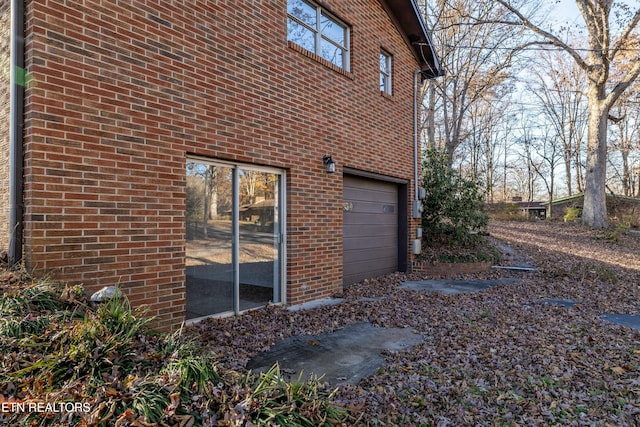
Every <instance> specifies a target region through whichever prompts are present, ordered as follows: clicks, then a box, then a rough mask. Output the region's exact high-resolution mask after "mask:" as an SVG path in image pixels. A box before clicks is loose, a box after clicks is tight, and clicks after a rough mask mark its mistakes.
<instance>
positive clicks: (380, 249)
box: [343, 175, 398, 285]
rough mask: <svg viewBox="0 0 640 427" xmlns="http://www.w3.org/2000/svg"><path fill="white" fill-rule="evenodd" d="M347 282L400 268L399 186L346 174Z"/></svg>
mask: <svg viewBox="0 0 640 427" xmlns="http://www.w3.org/2000/svg"><path fill="white" fill-rule="evenodd" d="M343 199H344V209H343V220H344V221H343V227H344V228H343V239H344V240H343V283H344V285H351V284H353V283H356V282H359V281H361V280H363V279H367V278H371V277H376V276H380V275H383V274H386V273H391V272H394V271H397V269H398V185H397V184H395V183H391V182H384V181H377V180H373V179H366V178H360V177H353V176H346V175H345V177H344V193H343Z"/></svg>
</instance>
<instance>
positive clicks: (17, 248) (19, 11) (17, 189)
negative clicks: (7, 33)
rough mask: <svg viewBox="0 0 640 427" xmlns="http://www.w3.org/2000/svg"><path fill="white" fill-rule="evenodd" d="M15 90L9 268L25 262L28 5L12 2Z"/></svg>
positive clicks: (11, 127) (12, 94)
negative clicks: (24, 209)
mask: <svg viewBox="0 0 640 427" xmlns="http://www.w3.org/2000/svg"><path fill="white" fill-rule="evenodd" d="M10 69H11V71H10V73H11V83H10V84H11V88H10V109H11V113H10V123H9V157H10V158H9V175H10V176H9V203H10V206H9V247H8V261H9V265H15V264H17V263H18V262H20V261H21V259H22V216H23V199H22V196H23V194H22V193H23V171H24V165H23V146H22V143H23V127H24V84H25V77H26V76H25V71H24V2H23V1H20V0H11V64H10Z"/></svg>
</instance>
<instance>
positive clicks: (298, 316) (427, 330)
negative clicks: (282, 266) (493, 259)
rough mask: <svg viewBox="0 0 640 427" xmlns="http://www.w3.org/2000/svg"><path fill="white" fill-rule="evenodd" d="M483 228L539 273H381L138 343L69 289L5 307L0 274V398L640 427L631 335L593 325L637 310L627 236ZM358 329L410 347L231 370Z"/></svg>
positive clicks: (636, 273) (241, 421) (5, 285)
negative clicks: (401, 338) (301, 339)
mask: <svg viewBox="0 0 640 427" xmlns="http://www.w3.org/2000/svg"><path fill="white" fill-rule="evenodd" d="M489 232H490V235H491V239H497V240H496V243H501V244H503V243H507V244H508V245H509V247H511V248H513V249H515V252H509V253H505V254H504V261H503V262H504V263H505V264H508V263H509V262H512V261H523V260H524V261H527V262H530V263H532V264H534V265H536V266H537V267H538V270H537V271H530V272H517V273H514V272H513V271H505V270H491V271H487V272H483V273H477V274H474V275H466V276H458V277H456V278H500V277H514V275H517V276H515V277H519V278H521V279H522V280H521V281H520V282H519V283H517V284H513V285H504V286H498V287H495V288H492V289H489V290H485V291H483V292H478V293H469V294H459V295H440V294H433V293H423V292H418V291H411V290H405V289H401V288H399V285H400V284H401V283H402V282H403V281H404V280H406V279H412V280H415V279H420V278H422V277H417V276H412V275H406V274H399V273H397V274H390V275H387V276H384V277H380V278H377V279H372V280H367V281H365V282H362V283H359V284H356V285H353V286H351V287H349V288H348V289H346V290H345V291H344V293H343V294H342V295H341V296H342V297H343V298H344V302H343V303H341V304H337V305H332V306H323V307H317V308H314V309H311V310H301V311H289V310H287V309H286V308H284V307H280V306H273V305H271V306H267V307H265V308H263V309H260V310H256V311H251V312H249V313H246V314H244V315H242V316H238V317H231V318H225V319H210V320H207V321H204V322H201V323H199V324H196V325H194V326H191V327H188V328H184V330H182V331H180V332H177V333H175V334H171V335H165V334H158V333H153V332H152V331H149V330H148V328H147V325H146V324H145V321H144V320H143V318H142V317H141V316H140V315H139V313H136V312H135V310H132V309H131V308H130V307H128V306H127V305H126V303H124V306H123V305H122V304H123V303H122V302H121V303H119V304H114V305H113V306H111V307H109V306H105V307H104V308H102V309H99V308H96V307H90V306H89V305H88V304H87V303H86V301H84V300H83V299H82V298H81V292H80V290H79V289H76V288H65V287H56V286H57V285H53V284H50V283H47V282H46V281H45V284H42V285H41V284H39V282H38V281H37V280H36V281H34V280H32V279H28V280H26V282H27V286H26V289H29V291H28V295H27V294H25V292H23V291H20V292H18V293H15V291H16V289H18V288H20V289H22V288H23V286H22V285H21V286H18V285H17V284H18V283H19V282H23V281H25V280H24V278H22V277H17V276H19V275H16V276H12V274H15V273H5V274H4V275H3V276H2V279H1V282H2V298H1V300H2V303H1V305H0V308H2V310H3V313H5V314H4V315H3V316H2V319H3V321H2V323H1V326H0V329H1V331H2V334H3V336H2V339H0V346H2V349H1V350H0V357H1V359H0V395H1V397H0V399H2V398H4V399H8V398H9V397H13V398H16V399H23V400H25V399H27V400H28V399H32V400H38V399H49V400H53V401H67V400H68V401H75V402H89V403H90V404H91V407H90V408H89V409H90V410H89V411H87V412H84V413H83V415H86V416H87V418H86V419H85V424H83V425H108V426H115V425H118V426H142V425H154V423H155V425H158V426H161V425H170V426H188V425H238V426H240V425H246V426H252V425H290V426H294V425H302V426H304V425H309V426H311V425H323V424H322V423H324V425H327V426H329V425H345V426H463V425H487V426H493V425H507V426H518V425H545V426H553V425H556V426H591V425H597V426H636V425H640V332H638V331H636V330H634V329H631V328H627V327H624V326H619V325H616V324H613V323H609V322H607V321H605V320H604V319H603V318H602V315H603V314H604V313H619V314H639V313H640V286H639V283H640V257H638V255H637V254H638V253H640V242H639V240H640V237H639V236H638V235H637V234H633V233H629V232H621V233H619V234H618V235H617V238H616V239H611V238H610V233H611V230H609V231H602V232H595V231H592V230H589V229H586V228H583V227H581V226H580V225H579V224H574V223H554V222H542V221H537V222H517V223H515V222H513V223H512V222H493V223H492V224H490V226H489ZM52 287H54V288H55V290H51V288H52ZM550 301H551V302H550ZM552 301H566V302H568V303H570V304H568V305H566V306H564V305H561V304H557V303H553V302H552ZM25 307H27V308H28V309H27V311H26V312H25V311H23V310H25ZM6 313H9V314H8V315H7V314H6ZM12 313H13V314H12ZM18 313H21V314H18ZM25 313H26V314H25ZM10 317H11V318H13V320H12V321H7V320H5V319H8V318H10ZM356 322H371V323H374V324H375V325H377V326H379V327H407V328H412V329H413V330H415V331H416V332H418V333H420V334H421V336H422V337H423V342H421V343H420V344H418V345H416V346H414V347H412V348H410V349H406V350H402V351H397V352H389V353H386V354H385V357H386V363H385V365H384V366H383V367H382V368H381V369H380V370H379V371H378V372H377V374H376V375H374V376H372V377H369V378H366V379H364V380H363V381H361V382H360V383H358V384H357V385H349V386H346V385H344V386H339V387H334V386H331V385H326V384H323V382H322V378H319V379H314V380H313V381H310V382H308V383H303V382H300V381H297V378H298V375H299V373H297V372H291V371H289V370H288V369H287V368H286V367H284V366H283V367H275V368H274V369H273V370H272V371H270V372H267V373H264V374H261V375H254V374H252V373H247V372H246V371H245V369H244V367H245V365H246V363H247V361H248V360H249V359H250V358H251V357H253V356H255V355H257V354H258V353H260V352H261V351H264V350H266V349H268V348H269V347H270V346H271V345H273V344H274V343H275V342H277V341H278V340H279V339H282V338H285V337H288V336H293V335H314V334H318V333H322V332H328V331H332V330H337V329H339V328H341V327H343V326H345V325H348V324H353V323H356ZM96 323H97V324H101V325H102V326H97V325H95V327H89V325H90V324H96ZM125 325H126V327H125ZM70 331H74V332H77V333H74V334H70V333H69V332H70ZM126 336H129V337H128V338H127V340H128V341H127V340H124V341H123V340H121V338H124V337H126ZM116 337H118V338H116ZM81 354H85V355H86V354H90V355H91V357H89V358H88V360H87V359H81V358H80V357H79V355H81ZM56 358H57V360H61V361H63V362H64V363H63V364H62V366H63V367H62V368H61V367H60V366H59V364H56V365H55V367H53V363H52V362H51V360H54V359H56ZM81 360H82V361H83V362H82V361H81ZM106 360H109V361H110V363H108V362H106ZM145 408H146V410H147V411H148V412H147V413H145ZM154 408H155V409H154ZM15 415H16V414H7V413H5V414H0V417H5V418H4V419H3V418H0V425H2V420H4V421H5V422H8V423H9V424H8V425H11V426H13V425H17V424H15V422H18V421H22V422H24V424H23V425H31V424H29V423H30V422H31V421H33V422H34V424H33V425H67V424H66V423H67V422H69V423H72V422H77V423H78V425H80V424H79V423H80V420H81V418H80V417H79V416H78V414H76V415H74V416H73V417H71V416H68V418H63V416H61V415H60V414H50V417H49V418H47V417H45V416H42V415H40V414H32V417H31V418H30V419H20V420H17V418H15ZM11 416H13V417H14V418H12V419H11V421H7V420H8V418H7V417H11ZM23 418H25V417H23Z"/></svg>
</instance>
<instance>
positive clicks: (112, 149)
mask: <svg viewBox="0 0 640 427" xmlns="http://www.w3.org/2000/svg"><path fill="white" fill-rule="evenodd" d="M8 3H9V2H8V1H3V2H2V6H1V7H0V11H2V13H3V22H5V21H6V16H5V15H6V14H7V13H8V12H7V10H8V9H10V8H9V7H8V6H7V5H8ZM15 3H16V4H22V2H15ZM289 3H290V4H289V6H290V8H289V9H288V5H287V1H286V0H278V1H257V2H256V1H245V0H234V1H229V0H222V1H216V2H206V1H198V0H194V1H188V2H185V1H173V0H167V1H164V0H163V1H157V0H156V1H147V2H136V1H129V0H124V1H118V2H115V1H108V0H107V1H105V0H102V1H92V0H85V1H79V0H78V1H76V0H72V1H61V0H50V1H47V2H35V1H29V0H28V1H26V2H24V4H25V10H24V22H25V28H24V36H25V37H24V52H25V58H24V61H25V63H24V69H25V70H27V71H28V73H29V75H30V77H31V82H30V83H29V84H27V85H26V87H25V88H24V135H23V136H22V141H21V147H22V149H23V151H24V154H23V156H24V157H23V159H24V162H23V176H24V184H23V185H22V186H21V196H22V199H21V200H22V206H21V208H22V207H23V209H24V211H23V214H22V221H21V222H20V225H21V226H22V232H21V242H22V248H21V256H22V261H23V262H24V264H25V265H26V267H27V269H29V270H32V271H35V272H43V273H47V274H50V275H52V276H53V277H54V278H57V279H60V280H64V281H67V282H71V283H82V284H84V286H85V287H86V288H87V289H89V290H96V289H98V288H101V287H103V286H108V285H116V284H117V285H119V286H120V287H121V288H122V290H123V291H124V292H125V293H126V294H127V296H128V297H129V299H130V301H131V302H132V304H134V305H136V306H140V305H147V306H148V307H149V308H150V311H149V313H150V315H153V316H156V317H157V322H156V324H157V326H159V327H161V328H167V329H168V328H173V327H175V326H177V325H179V324H180V323H181V322H182V321H183V320H185V316H186V317H187V318H189V316H188V315H185V312H186V311H187V309H186V307H187V305H188V300H189V298H191V299H192V300H194V301H195V302H197V300H201V299H202V300H204V299H205V297H204V296H202V295H200V294H195V293H194V294H193V295H192V296H191V297H189V295H188V291H187V285H186V284H188V281H189V277H190V276H189V274H190V273H188V272H187V273H186V272H185V271H186V270H187V271H188V269H189V268H190V266H191V265H193V267H192V268H194V269H196V268H200V269H201V271H205V268H208V267H207V265H215V266H216V267H217V266H219V265H225V266H226V267H229V268H228V270H229V272H230V274H231V275H230V276H229V277H230V278H231V279H229V280H230V282H229V283H230V284H231V288H230V289H232V293H231V295H232V296H231V297H230V298H232V300H237V299H238V298H239V297H238V292H245V291H244V288H239V286H244V281H245V279H243V278H242V277H243V272H245V271H246V270H247V269H248V266H250V265H252V266H254V265H253V264H257V263H252V262H251V260H249V261H247V260H246V259H243V252H242V250H243V248H246V247H249V246H250V245H254V244H256V245H257V244H258V243H256V242H257V241H258V240H260V239H262V240H264V239H265V236H267V238H268V237H269V236H274V237H273V239H272V242H271V243H269V242H267V246H269V245H271V246H273V247H274V248H276V249H275V252H269V254H270V255H267V261H268V260H269V259H273V261H274V262H272V263H270V264H268V263H267V264H266V265H267V267H268V271H269V273H268V274H270V275H272V276H269V277H271V278H272V279H273V280H275V282H274V283H275V284H274V285H272V288H278V290H277V291H274V292H276V294H278V295H277V296H274V295H275V294H272V293H270V294H269V297H267V298H266V300H277V301H279V302H284V303H287V304H298V303H302V302H306V301H310V300H315V299H319V298H323V297H327V296H330V295H332V294H335V293H336V292H339V291H340V290H341V289H342V286H343V284H344V280H343V267H344V266H343V255H344V254H343V252H344V251H343V243H344V238H345V236H344V234H345V228H344V227H345V222H344V221H345V220H344V218H345V215H346V213H345V212H347V211H348V210H349V209H347V208H346V207H345V206H347V205H348V206H353V203H352V202H348V203H347V202H345V200H343V190H344V182H345V179H351V181H350V182H353V183H354V185H355V186H356V190H357V188H359V187H358V186H360V185H362V186H366V185H368V184H369V183H371V184H373V185H377V184H378V183H380V184H381V185H384V184H390V186H391V187H390V188H391V190H390V191H392V194H397V197H398V201H399V204H398V206H395V205H394V204H386V205H384V206H383V209H385V213H388V212H392V213H393V216H394V217H395V218H397V217H399V220H398V221H399V222H398V230H399V231H398V233H397V235H396V236H395V237H394V239H395V241H396V242H397V244H398V245H399V251H398V252H399V257H398V262H397V265H396V269H397V270H406V269H407V265H410V260H411V256H412V254H411V243H412V242H411V240H412V238H413V236H414V233H415V229H416V227H417V226H418V225H419V220H418V219H414V218H412V201H413V199H414V198H415V194H414V192H415V190H414V185H415V180H414V179H415V178H414V176H415V170H414V161H415V159H414V140H413V137H414V136H413V135H414V133H413V108H414V107H413V102H414V89H415V81H416V80H417V79H416V78H415V76H416V75H418V74H416V70H421V71H422V73H421V74H420V77H421V79H422V78H424V77H426V78H432V77H436V76H438V75H439V74H440V68H439V64H438V60H437V57H436V56H435V54H434V53H433V52H434V51H433V48H432V46H431V44H430V41H429V38H428V35H427V33H426V32H425V31H424V27H423V26H421V21H420V18H419V17H418V15H417V8H416V5H415V3H414V1H413V0H405V1H393V2H392V1H388V2H387V1H383V0H357V1H348V2H347V1H336V0H316V1H314V2H311V1H309V2H308V3H307V2H305V3H301V2H300V0H295V1H291V0H290V2H289ZM291 3H294V6H295V5H298V6H303V7H304V8H311V9H314V10H316V11H318V17H321V18H319V19H320V20H322V21H323V22H324V19H325V17H329V18H330V19H331V20H332V21H331V22H332V23H333V24H334V23H335V22H337V23H339V24H342V25H344V27H345V28H346V31H347V33H346V34H347V40H346V41H345V43H346V49H347V50H346V51H343V52H342V53H343V56H346V60H347V61H348V62H340V63H337V61H335V60H334V59H333V57H329V59H327V58H326V57H324V53H323V52H324V51H323V52H312V51H310V50H308V49H307V48H305V47H302V46H301V45H300V44H299V43H298V42H297V41H298V40H297V39H294V40H293V41H292V36H291V28H290V26H291V25H298V24H296V23H294V24H292V22H293V21H292V19H293V18H291V16H289V17H288V10H289V14H290V15H291V14H292V13H297V12H292V9H291V7H292V5H291ZM314 19H315V18H314ZM334 27H335V26H334ZM296 28H297V27H296ZM416 28H417V29H418V31H417V32H416ZM304 31H308V30H303V35H302V36H301V37H302V38H301V39H300V41H301V42H300V43H302V41H303V40H305V39H304V37H306V33H305V32H304ZM3 37H4V39H5V40H4V41H5V42H6V35H3ZM323 43H324V42H323ZM5 45H7V43H4V44H2V45H0V46H2V47H3V53H5V54H6V48H5V47H4V46H5ZM344 52H346V55H345V54H344ZM381 53H384V54H385V55H387V56H388V57H389V58H391V61H392V68H391V80H390V85H391V86H390V91H389V92H390V93H388V92H387V90H386V89H385V90H382V88H381V68H380V67H381V65H380V63H381ZM386 84H389V82H386ZM0 96H2V97H3V98H5V99H6V98H8V95H7V94H5V92H0ZM6 104H7V102H5V103H3V105H6ZM7 115H8V114H6V113H5V112H4V110H3V113H2V115H1V117H0V118H2V119H3V124H2V126H0V130H1V131H2V139H0V150H2V154H3V156H2V158H3V159H5V158H7V157H9V151H10V148H9V143H8V142H7V141H8V138H6V137H5V133H6V132H5V131H6V127H7V120H8V119H7V118H6V116H7ZM325 155H330V156H331V158H332V160H333V161H335V166H336V172H335V173H327V165H326V164H325V163H324V162H323V157H324V156H325ZM3 161H4V160H3ZM190 171H191V172H190ZM247 171H249V172H247ZM210 172H213V173H216V174H217V175H216V176H217V178H215V179H216V180H218V181H215V184H212V183H214V181H213V178H202V176H205V175H203V174H207V173H210ZM0 173H2V176H1V178H0V185H1V186H2V188H3V190H4V189H6V188H8V184H7V183H8V182H9V181H10V175H11V173H15V171H10V170H9V168H8V167H7V166H5V165H4V163H3V164H2V165H0ZM207 176H208V175H207ZM249 176H257V177H258V179H259V180H261V181H260V182H258V183H257V184H256V185H258V187H255V186H254V187H252V189H251V190H247V189H246V188H248V187H246V185H247V183H248V181H247V179H248V178H249ZM14 178H15V177H14ZM254 184H255V183H254ZM212 187H213V189H212ZM245 187H246V188H245ZM198 188H204V190H202V191H204V193H203V194H205V195H207V194H208V196H205V199H202V198H200V199H197V198H196V199H194V200H195V201H193V200H192V199H190V194H191V193H189V192H190V191H191V192H196V193H197V194H200V193H199V192H200V191H201V190H197V191H196V190H193V189H198ZM256 188H258V190H256ZM249 191H250V192H249ZM260 191H262V193H260V194H258V193H259V192H260ZM234 192H235V193H234ZM357 192H358V191H356V193H357ZM238 193H240V194H239V196H238V197H237V198H234V197H235V196H232V195H233V194H238ZM3 194H5V193H4V192H3ZM194 194H195V193H194ZM214 195H215V198H216V200H218V202H217V203H218V204H217V205H216V206H214V205H213V204H212V203H213V202H212V199H211V197H214ZM249 196H250V197H249ZM3 197H4V196H3ZM198 197H200V196H198ZM207 197H208V198H207ZM221 197H225V199H224V203H223V202H221V201H220V198H221ZM375 197H377V196H374V199H375ZM391 197H396V196H391ZM270 199H274V200H275V202H274V201H271V202H268V200H270ZM203 200H204V202H203ZM4 202H5V200H4V199H3V203H4ZM190 203H194V205H193V206H196V207H195V208H190V207H189V206H191V205H190ZM203 203H205V205H207V206H208V207H205V208H204V213H202V209H203ZM260 203H262V205H260ZM274 205H275V206H276V207H275V208H274ZM5 206H6V204H5ZM223 206H224V207H223ZM260 206H262V209H267V211H266V212H267V213H269V215H270V217H269V218H271V219H270V220H268V223H269V225H268V226H267V225H265V223H266V222H267V221H266V220H264V219H263V217H262V216H261V212H262V211H261V210H260V209H261V207H260ZM189 209H192V211H193V212H192V211H190V210H189ZM274 209H275V210H274ZM212 211H215V213H216V215H218V216H217V217H215V218H214V214H213V213H212ZM189 212H192V213H193V215H196V216H193V215H192V216H193V218H196V217H197V218H196V219H193V220H192V221H191V222H190V219H189V218H190V215H191V213H189ZM194 212H195V213H194ZM274 212H275V217H276V220H274ZM198 215H199V216H198ZM7 218H8V214H7V208H6V207H5V208H4V210H3V212H2V213H1V214H0V220H2V221H0V222H2V224H3V226H5V224H7V223H8V221H7ZM203 218H204V220H203ZM216 218H219V219H218V220H216ZM209 220H211V222H207V221H209ZM203 221H204V222H203ZM216 221H218V222H216ZM274 224H275V225H274ZM200 225H202V227H201V228H199V227H200ZM190 227H191V228H190ZM216 227H218V228H216ZM220 227H222V228H224V227H229V228H228V231H229V233H228V234H222V233H223V232H224V233H226V231H227V229H225V230H220V229H219V228H220ZM269 227H270V228H269ZM394 227H395V226H394ZM189 230H194V231H193V233H195V234H193V233H192V234H191V237H189V236H190V234H189V233H190V231H189ZM0 233H1V234H0V236H1V237H2V241H1V243H2V245H4V246H6V245H9V240H10V239H9V235H10V234H11V233H10V232H9V230H8V228H4V229H0ZM246 233H253V234H250V235H249V234H246ZM212 235H214V236H217V237H211V236H212ZM223 235H224V236H226V237H221V236H223ZM193 236H196V237H193ZM238 236H239V237H238ZM190 239H197V240H198V242H199V246H198V248H199V249H198V250H199V252H197V251H196V250H195V249H192V247H191V246H189V245H190V244H191V240H190ZM207 239H209V240H207ZM235 239H238V240H235ZM267 240H268V239H267ZM355 240H357V239H354V242H355ZM378 240H381V239H378ZM382 240H384V239H382ZM230 242H231V243H230ZM233 242H235V243H233ZM238 242H240V243H238ZM249 242H250V243H249ZM227 244H229V249H228V250H229V254H230V255H229V257H227V258H225V259H224V260H222V259H216V260H215V261H212V259H213V258H211V259H209V258H207V256H208V255H207V253H206V250H209V251H210V252H211V251H223V252H224V251H226V250H227V249H224V248H226V245H227ZM356 244H357V242H356ZM239 245H240V249H237V247H238V246H239ZM264 246H265V245H264V244H263V245H262V247H263V249H264ZM223 247H224V248H223ZM252 247H253V246H252ZM256 247H257V246H256ZM206 248H209V249H206ZM190 251H193V252H192V253H189V252H190ZM202 251H205V252H202ZM273 254H275V255H273ZM269 257H272V258H269ZM203 259H204V261H203ZM262 264H265V262H263V263H262ZM245 267H247V269H245ZM254 267H255V266H254ZM262 267H264V265H262ZM238 270H240V272H239V273H238ZM194 271H195V270H194ZM199 271H200V270H199ZM225 271H226V270H225ZM256 271H257V270H256ZM274 271H275V272H274ZM193 274H194V276H193V277H194V279H193V280H194V283H195V281H197V280H196V279H198V280H200V279H202V278H203V276H202V275H200V276H198V274H200V273H197V274H196V273H193ZM234 274H235V276H234ZM252 274H256V275H257V274H258V273H252ZM205 275H206V274H205ZM220 280H222V279H220ZM225 280H226V279H225ZM246 280H247V281H250V280H251V278H247V279H246ZM238 281H241V282H243V283H240V284H239V283H237V282H238ZM267 286H269V285H267ZM269 289H271V288H269ZM198 292H200V291H198ZM230 292H231V291H230ZM234 292H235V293H234ZM269 292H271V290H270V291H269ZM233 295H235V297H234V296H233ZM266 300H265V301H266ZM238 308H240V309H242V306H241V305H240V304H238V303H236V304H235V305H232V306H229V310H220V311H221V312H227V311H231V312H233V311H238ZM200 314H203V313H200ZM205 314H206V313H205ZM191 317H198V315H195V314H194V315H193V316H191Z"/></svg>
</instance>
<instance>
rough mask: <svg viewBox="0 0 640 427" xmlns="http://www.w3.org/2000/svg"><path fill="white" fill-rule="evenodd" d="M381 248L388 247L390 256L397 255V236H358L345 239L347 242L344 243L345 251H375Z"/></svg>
mask: <svg viewBox="0 0 640 427" xmlns="http://www.w3.org/2000/svg"><path fill="white" fill-rule="evenodd" d="M381 249H387V250H388V251H389V256H393V257H395V256H396V255H397V253H396V252H397V249H398V245H397V243H396V239H395V236H382V237H378V236H358V237H354V238H351V239H345V242H344V244H343V250H344V251H345V252H346V251H364V252H373V251H376V250H381ZM350 255H351V254H350ZM349 259H350V258H349Z"/></svg>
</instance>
